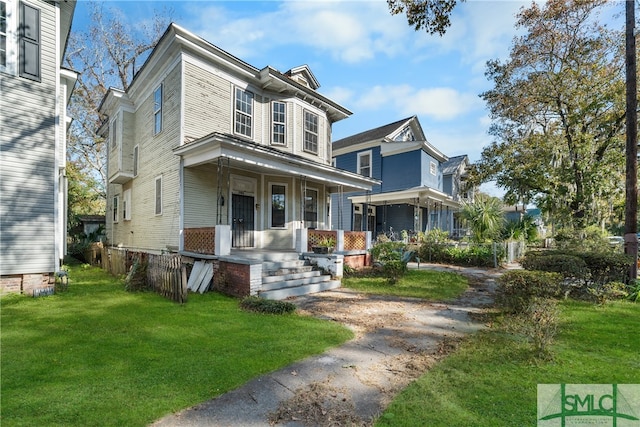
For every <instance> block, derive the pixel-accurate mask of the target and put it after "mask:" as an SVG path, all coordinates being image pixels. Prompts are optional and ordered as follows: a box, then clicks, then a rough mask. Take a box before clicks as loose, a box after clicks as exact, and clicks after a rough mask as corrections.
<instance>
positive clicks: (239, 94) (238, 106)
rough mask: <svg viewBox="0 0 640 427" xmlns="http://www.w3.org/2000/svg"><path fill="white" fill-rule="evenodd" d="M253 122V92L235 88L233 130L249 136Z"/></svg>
mask: <svg viewBox="0 0 640 427" xmlns="http://www.w3.org/2000/svg"><path fill="white" fill-rule="evenodd" d="M252 124H253V94H252V93H251V92H247V91H246V90H242V89H240V88H236V100H235V132H236V133H237V134H240V135H244V136H246V137H249V138H251V127H252Z"/></svg>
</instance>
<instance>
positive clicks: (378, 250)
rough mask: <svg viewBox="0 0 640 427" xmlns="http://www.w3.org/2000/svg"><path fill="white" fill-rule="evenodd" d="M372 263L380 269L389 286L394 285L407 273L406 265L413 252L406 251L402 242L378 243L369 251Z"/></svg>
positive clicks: (405, 246)
mask: <svg viewBox="0 0 640 427" xmlns="http://www.w3.org/2000/svg"><path fill="white" fill-rule="evenodd" d="M370 252H371V256H372V257H373V261H374V263H376V264H378V265H380V266H381V267H382V272H383V274H384V275H385V277H386V278H387V280H388V282H389V283H390V284H395V283H397V282H398V280H399V279H400V278H401V277H402V276H404V274H405V273H406V272H407V263H408V262H409V261H410V260H411V258H413V256H414V252H413V251H410V250H407V245H406V244H404V243H403V242H378V243H376V245H375V246H374V247H373V248H371V249H370Z"/></svg>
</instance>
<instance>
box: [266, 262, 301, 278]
mask: <svg viewBox="0 0 640 427" xmlns="http://www.w3.org/2000/svg"><path fill="white" fill-rule="evenodd" d="M310 271H313V266H312V265H305V266H302V267H297V268H280V269H277V270H265V269H264V268H263V269H262V278H263V279H264V278H266V277H271V276H284V275H287V274H300V273H308V272H310Z"/></svg>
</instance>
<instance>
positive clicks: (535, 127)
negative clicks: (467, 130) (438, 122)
mask: <svg viewBox="0 0 640 427" xmlns="http://www.w3.org/2000/svg"><path fill="white" fill-rule="evenodd" d="M604 4H605V1H604V0H590V1H578V0H549V1H547V2H546V3H545V4H544V5H539V4H537V3H533V4H532V5H531V7H530V8H528V9H523V10H521V12H520V13H519V14H518V21H517V27H519V28H524V29H526V30H527V33H526V34H525V35H523V36H521V37H518V38H516V39H514V41H513V45H512V48H511V53H510V57H509V59H508V60H507V61H505V62H504V63H503V62H500V61H498V60H492V61H489V62H488V63H487V71H486V75H487V77H488V78H489V79H490V80H492V81H493V83H494V88H493V89H491V90H489V91H487V92H485V93H483V94H481V97H482V98H483V99H484V100H485V101H486V102H487V105H488V107H489V110H490V113H491V118H492V120H493V124H492V126H491V129H490V134H492V135H493V136H494V137H495V140H494V142H493V143H492V144H490V145H489V146H487V147H486V148H485V149H484V150H483V152H482V158H481V160H480V161H479V162H478V164H477V165H476V169H475V180H476V182H482V181H489V180H495V181H496V182H497V184H498V186H500V187H502V188H504V189H505V190H506V195H505V201H506V202H507V203H515V202H518V201H522V202H525V203H528V202H530V201H535V203H536V204H537V205H538V206H539V207H540V208H541V209H543V211H545V212H547V213H549V212H551V213H552V214H553V217H554V220H555V222H556V223H557V224H558V225H563V226H574V227H577V228H584V227H586V226H587V225H589V224H595V223H598V222H600V221H603V220H605V219H608V218H609V215H610V214H611V212H613V210H612V209H611V206H613V205H614V204H615V202H616V201H617V200H619V198H620V197H622V195H623V191H624V188H623V186H622V185H621V183H623V182H624V179H623V173H624V138H623V131H624V117H625V100H624V94H625V89H624V81H625V80H624V54H623V50H622V49H623V47H624V46H623V45H622V41H623V40H624V38H623V37H622V36H621V32H619V31H612V30H610V29H608V28H607V27H605V26H603V25H601V24H599V23H598V20H597V18H598V12H599V11H600V10H601V8H602V7H603V5H604Z"/></svg>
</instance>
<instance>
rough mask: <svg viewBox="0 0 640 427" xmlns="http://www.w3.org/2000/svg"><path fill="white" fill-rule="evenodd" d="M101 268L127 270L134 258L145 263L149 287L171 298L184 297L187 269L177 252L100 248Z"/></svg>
mask: <svg viewBox="0 0 640 427" xmlns="http://www.w3.org/2000/svg"><path fill="white" fill-rule="evenodd" d="M101 258H102V268H103V269H105V270H106V271H108V272H109V273H111V274H113V275H114V276H122V275H125V274H128V273H129V271H130V269H131V267H132V266H133V263H134V262H135V261H136V260H137V261H138V262H140V263H141V264H143V265H145V266H146V269H145V270H146V271H145V277H144V281H145V284H146V285H147V287H148V288H150V289H153V290H154V291H155V292H156V293H158V294H160V295H162V296H163V297H165V298H168V299H170V300H172V301H175V302H179V303H184V302H186V301H187V279H186V275H187V271H186V266H184V265H183V264H182V258H181V257H180V255H176V254H163V255H154V254H149V253H147V252H137V251H130V250H127V249H119V248H113V247H110V248H106V247H105V248H102V256H101Z"/></svg>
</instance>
